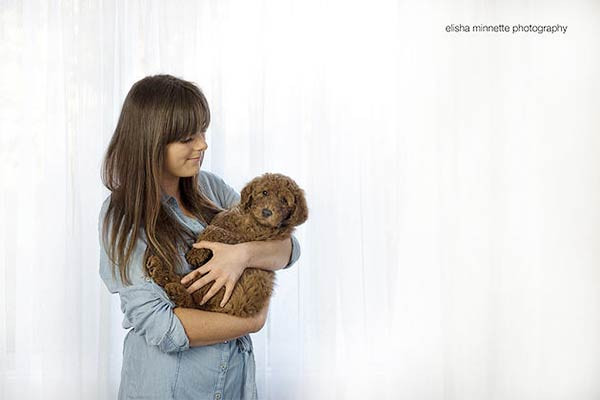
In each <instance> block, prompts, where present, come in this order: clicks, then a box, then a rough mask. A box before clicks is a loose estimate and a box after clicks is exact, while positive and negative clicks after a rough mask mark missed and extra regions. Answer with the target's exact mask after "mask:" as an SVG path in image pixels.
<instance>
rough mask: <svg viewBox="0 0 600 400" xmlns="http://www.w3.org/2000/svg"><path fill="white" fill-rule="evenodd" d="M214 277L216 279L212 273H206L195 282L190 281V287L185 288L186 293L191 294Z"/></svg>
mask: <svg viewBox="0 0 600 400" xmlns="http://www.w3.org/2000/svg"><path fill="white" fill-rule="evenodd" d="M215 279H216V277H215V276H214V275H213V274H211V273H208V274H206V275H204V276H203V277H202V278H200V279H198V280H197V281H196V282H194V283H192V284H191V285H190V287H189V288H187V289H186V290H187V292H188V293H190V294H192V293H194V292H195V291H196V290H198V289H200V288H201V287H203V286H204V285H206V284H208V283H210V282H212V281H214V280H215Z"/></svg>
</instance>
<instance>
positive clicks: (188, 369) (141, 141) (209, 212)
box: [98, 75, 300, 400]
mask: <svg viewBox="0 0 600 400" xmlns="http://www.w3.org/2000/svg"><path fill="white" fill-rule="evenodd" d="M209 123H210V111H209V108H208V103H207V101H206V98H205V97H204V95H203V94H202V91H201V90H200V89H199V88H198V87H197V86H196V85H194V84H193V83H191V82H187V81H184V80H181V79H178V78H175V77H173V76H170V75H155V76H149V77H146V78H144V79H142V80H140V81H138V82H136V83H135V84H134V85H133V87H132V88H131V90H130V91H129V93H128V94H127V97H126V98H125V101H124V103H123V108H122V110H121V115H120V117H119V121H118V123H117V127H116V129H115V132H114V134H113V137H112V139H111V142H110V144H109V146H108V150H107V152H106V156H105V159H104V164H103V167H102V180H103V182H104V184H105V186H106V187H107V188H108V189H109V190H110V192H111V195H110V196H109V197H108V198H107V199H106V200H105V201H104V203H103V205H102V208H101V210H100V215H99V219H98V230H99V236H100V245H101V251H100V276H101V278H102V280H103V281H104V283H105V285H106V287H107V288H108V290H109V291H110V292H111V293H118V294H119V296H120V299H121V310H122V311H123V313H124V319H123V328H125V329H129V328H133V329H131V330H129V332H128V333H127V335H126V337H125V341H124V343H123V365H122V368H121V384H120V387H119V399H129V398H144V399H160V400H164V399H200V398H202V399H217V400H219V399H256V398H257V392H256V383H255V371H254V354H253V351H252V341H251V340H250V336H249V335H248V334H249V333H252V332H257V331H259V330H260V329H261V328H262V327H263V325H264V323H265V320H266V317H267V312H268V305H267V306H266V307H265V309H263V310H262V312H261V313H260V314H259V315H258V316H256V317H254V318H249V319H243V318H237V317H233V316H229V315H226V314H222V313H213V312H206V311H201V310H196V309H187V308H181V307H175V304H174V303H173V302H172V301H171V300H170V299H169V298H168V296H167V295H166V293H165V292H164V290H163V289H162V288H161V287H160V286H158V285H157V284H156V283H154V282H153V281H152V279H151V278H149V277H147V274H146V271H145V268H144V265H145V260H146V258H147V257H148V255H149V254H155V255H157V256H159V257H160V258H162V260H163V262H165V263H167V264H168V265H170V266H172V268H174V269H175V270H176V271H178V273H179V274H180V275H182V277H183V276H185V277H184V278H183V279H182V280H184V279H186V278H188V279H189V278H191V277H194V276H197V275H199V274H206V275H205V277H204V278H203V279H202V282H201V284H206V283H208V284H210V285H212V286H211V290H210V291H209V292H208V293H207V295H206V296H205V298H204V300H207V299H208V298H210V297H211V296H213V295H215V294H216V293H217V292H218V291H219V290H225V297H224V299H223V302H224V303H226V302H227V300H228V299H229V297H230V296H231V291H232V289H233V287H234V285H235V283H236V282H237V280H238V278H239V277H240V275H241V274H242V272H243V270H244V269H245V268H248V267H250V268H263V269H268V270H272V271H274V270H278V269H281V268H287V267H289V266H291V265H292V264H293V263H295V262H296V261H297V260H298V258H299V256H300V246H299V244H298V241H297V240H296V238H295V237H294V236H292V238H291V239H288V240H279V241H264V242H248V243H241V244H237V245H227V244H221V243H211V242H200V243H198V244H196V246H199V247H206V248H209V249H211V250H212V251H213V258H212V259H211V260H210V261H209V262H208V263H207V264H206V265H204V266H203V267H201V268H198V270H195V271H192V270H191V268H190V266H189V264H187V262H186V261H185V258H184V254H185V253H186V252H187V251H188V250H189V249H190V247H191V246H192V245H193V244H194V241H195V238H196V237H198V235H199V234H200V232H201V231H202V230H203V229H204V228H205V227H206V225H207V224H208V223H209V222H210V220H211V219H212V217H213V216H214V215H215V214H216V213H218V212H219V211H220V210H222V209H223V208H229V207H231V206H232V205H233V204H235V203H236V202H238V201H239V194H238V193H237V192H236V191H235V190H233V189H232V188H231V187H230V186H229V185H227V184H226V183H225V182H224V181H223V180H222V179H221V178H219V177H218V176H216V175H215V174H212V173H210V172H207V171H200V166H201V164H202V159H203V156H204V152H205V151H206V149H207V147H208V146H207V144H206V139H205V132H206V129H207V127H208V125H209ZM196 283H198V282H196ZM197 289H199V287H198V285H197V284H195V285H193V286H191V287H190V288H188V290H189V291H190V292H192V291H194V290H197Z"/></svg>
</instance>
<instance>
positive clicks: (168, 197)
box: [160, 191, 177, 204]
mask: <svg viewBox="0 0 600 400" xmlns="http://www.w3.org/2000/svg"><path fill="white" fill-rule="evenodd" d="M160 201H161V202H163V203H167V204H169V203H171V204H172V203H173V202H175V203H177V200H175V197H173V196H171V195H170V194H167V193H165V192H163V191H161V195H160Z"/></svg>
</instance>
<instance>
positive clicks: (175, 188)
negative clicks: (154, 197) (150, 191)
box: [161, 176, 180, 201]
mask: <svg viewBox="0 0 600 400" xmlns="http://www.w3.org/2000/svg"><path fill="white" fill-rule="evenodd" d="M161 187H162V190H163V191H164V192H165V193H166V194H168V195H169V196H173V197H175V198H176V199H177V201H179V193H180V192H179V177H178V176H173V177H168V178H167V177H165V178H163V180H162V183H161Z"/></svg>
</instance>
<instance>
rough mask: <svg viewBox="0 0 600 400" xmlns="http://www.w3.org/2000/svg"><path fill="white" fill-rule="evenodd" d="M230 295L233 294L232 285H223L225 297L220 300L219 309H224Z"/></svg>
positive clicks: (229, 283) (228, 283)
mask: <svg viewBox="0 0 600 400" xmlns="http://www.w3.org/2000/svg"><path fill="white" fill-rule="evenodd" d="M231 293H233V284H232V283H231V282H227V283H226V284H225V295H224V296H223V300H221V307H225V304H227V302H228V301H229V298H230V297H231Z"/></svg>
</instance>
